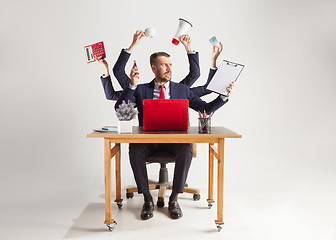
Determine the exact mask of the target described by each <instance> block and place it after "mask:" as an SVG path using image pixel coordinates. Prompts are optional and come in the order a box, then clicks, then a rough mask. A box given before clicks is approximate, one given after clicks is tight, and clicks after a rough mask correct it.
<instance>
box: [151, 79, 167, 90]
mask: <svg viewBox="0 0 336 240" xmlns="http://www.w3.org/2000/svg"><path fill="white" fill-rule="evenodd" d="M169 84H170V81H167V82H166V83H165V84H163V86H164V88H165V89H169V86H170V85H169ZM154 89H156V90H160V84H158V83H157V82H156V81H155V80H154Z"/></svg>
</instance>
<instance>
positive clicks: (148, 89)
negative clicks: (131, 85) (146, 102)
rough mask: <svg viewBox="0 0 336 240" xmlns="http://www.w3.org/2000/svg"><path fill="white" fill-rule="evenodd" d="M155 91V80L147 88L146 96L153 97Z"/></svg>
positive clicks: (147, 97)
mask: <svg viewBox="0 0 336 240" xmlns="http://www.w3.org/2000/svg"><path fill="white" fill-rule="evenodd" d="M153 93H154V80H152V81H151V82H149V83H148V85H147V88H146V94H145V98H146V99H153Z"/></svg>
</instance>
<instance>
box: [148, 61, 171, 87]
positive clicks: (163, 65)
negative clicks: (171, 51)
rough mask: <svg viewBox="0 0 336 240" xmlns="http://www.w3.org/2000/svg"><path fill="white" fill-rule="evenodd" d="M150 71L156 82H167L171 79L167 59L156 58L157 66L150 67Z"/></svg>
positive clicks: (169, 63) (169, 64)
mask: <svg viewBox="0 0 336 240" xmlns="http://www.w3.org/2000/svg"><path fill="white" fill-rule="evenodd" d="M152 70H153V72H154V74H155V78H156V80H157V81H158V82H162V83H165V82H168V81H170V80H171V77H172V63H171V60H170V58H169V57H164V56H160V57H158V58H157V64H156V65H152Z"/></svg>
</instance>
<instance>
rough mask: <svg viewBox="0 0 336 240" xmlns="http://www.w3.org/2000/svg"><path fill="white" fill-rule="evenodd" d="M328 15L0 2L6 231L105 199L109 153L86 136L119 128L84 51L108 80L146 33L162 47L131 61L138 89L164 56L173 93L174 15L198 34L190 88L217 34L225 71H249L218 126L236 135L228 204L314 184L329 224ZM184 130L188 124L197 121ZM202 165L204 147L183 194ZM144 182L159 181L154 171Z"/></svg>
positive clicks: (201, 174) (179, 74)
mask: <svg viewBox="0 0 336 240" xmlns="http://www.w3.org/2000/svg"><path fill="white" fill-rule="evenodd" d="M335 9H336V2H335V1H327V0H323V1H300V0H295V1H289V0H286V1H266V0H257V1H247V0H241V1H219V0H214V1H210V2H206V1H196V0H194V1H175V0H174V1H169V2H161V1H131V0H127V1H41V0H34V1H19V0H17V1H15V0H13V1H10V2H9V1H8V2H5V1H1V8H0V19H1V21H0V34H1V40H0V42H1V47H0V48H1V60H0V61H1V64H0V72H1V88H0V97H1V101H0V109H1V125H0V128H1V138H0V141H1V142H0V146H1V152H0V157H1V162H0V164H1V165H0V166H1V167H0V178H1V181H0V187H1V188H0V189H1V198H0V204H1V206H0V207H1V212H3V213H4V214H1V217H0V220H1V221H2V222H1V225H2V226H4V224H7V225H8V226H12V225H14V224H15V223H16V221H17V220H18V218H20V215H21V214H23V213H27V214H30V213H34V214H41V216H43V214H42V213H39V211H38V209H36V208H32V207H31V206H33V204H35V203H39V204H41V206H46V204H47V203H49V204H51V207H48V208H45V209H48V211H50V212H53V213H55V214H56V213H57V212H58V211H59V210H60V209H63V210H64V209H78V212H80V211H81V208H82V207H84V206H85V205H86V204H87V203H88V202H92V201H95V199H96V198H97V196H99V198H100V199H101V195H102V194H103V190H104V185H103V184H104V181H103V141H102V140H98V139H87V138H86V134H87V133H89V132H90V130H91V129H92V128H94V127H98V126H102V125H116V123H117V122H116V116H115V114H114V109H113V107H114V102H112V101H108V100H106V99H105V97H104V93H103V89H102V86H101V83H100V79H99V76H100V75H101V74H102V70H101V67H100V66H99V65H98V64H97V63H91V64H87V63H86V61H85V57H84V49H83V47H84V46H85V45H88V44H92V43H95V42H98V41H104V43H105V48H106V53H107V60H108V62H109V64H110V68H112V66H113V64H114V63H115V61H116V59H117V57H118V55H119V53H120V50H121V48H124V47H128V46H129V44H130V43H131V41H132V36H133V34H134V32H135V31H136V30H137V29H145V28H146V27H149V26H152V27H154V28H155V29H156V30H157V35H156V37H155V38H153V39H144V40H143V41H142V42H141V44H140V45H139V46H138V47H137V48H136V49H135V51H134V54H133V55H132V56H131V60H133V59H136V60H137V64H138V67H139V69H140V72H141V80H140V81H141V82H147V81H149V80H151V79H152V78H153V74H152V73H151V70H150V67H149V55H150V54H151V53H152V52H154V51H167V52H168V53H170V54H171V56H172V61H173V81H176V82H178V81H180V80H181V79H182V78H183V77H184V76H185V75H186V74H187V72H188V69H187V68H188V64H187V57H186V54H185V50H184V48H183V47H182V46H181V45H179V46H174V45H173V44H171V38H172V36H173V34H174V33H175V30H176V28H177V24H178V18H179V17H182V18H185V19H187V20H188V21H190V22H191V23H192V24H193V25H194V27H193V28H192V29H191V30H190V31H189V32H188V33H189V34H190V35H191V36H192V40H193V48H194V49H195V50H197V51H198V52H199V53H200V65H201V77H200V79H199V80H198V81H197V82H196V83H195V85H194V86H196V85H201V84H203V83H204V82H205V81H206V78H207V74H208V69H209V66H210V57H211V45H210V43H209V41H208V39H209V38H210V37H212V36H214V35H215V36H216V37H217V39H219V40H220V41H222V42H223V44H224V51H223V53H222V55H221V56H220V57H219V60H222V59H227V60H230V61H237V62H239V63H242V64H244V65H245V66H246V67H245V69H244V70H243V72H242V74H241V76H240V78H239V80H238V84H237V88H236V91H235V92H234V94H232V96H231V97H230V101H229V103H228V104H227V105H225V106H224V107H223V108H221V109H220V110H218V112H216V114H215V115H214V118H213V122H212V125H220V126H226V127H228V128H231V129H232V130H235V131H237V132H238V133H240V134H242V135H243V138H242V139H232V140H227V141H226V152H225V154H226V156H225V159H226V162H225V169H226V176H225V181H226V192H227V194H228V196H230V195H231V196H239V192H240V191H261V192H267V191H269V190H274V191H277V190H279V191H283V192H284V194H287V193H288V192H295V191H298V190H299V189H301V191H304V192H305V193H306V194H307V198H308V196H309V194H312V193H311V192H310V190H309V189H310V188H311V186H317V188H319V187H321V188H322V189H326V191H325V192H326V193H327V194H326V195H324V196H321V199H320V200H321V201H320V202H319V204H321V205H323V206H325V207H324V208H323V214H330V216H331V214H332V213H333V212H334V211H335V208H334V207H333V205H332V204H330V203H331V202H330V199H335V196H336V193H335V171H336V166H335V158H336V154H335V147H336V137H335V133H336V127H335V122H336V94H335V90H336V83H335V80H336V68H335V62H336V57H335V56H336V45H335V42H336V28H335V22H336V17H335V16H334V12H335ZM130 65H131V64H129V65H128V66H127V72H129V70H130ZM113 83H114V86H115V87H116V88H117V89H120V87H119V86H118V84H117V83H116V81H115V79H113ZM214 97H215V95H211V96H210V97H206V98H205V99H206V100H207V101H208V100H211V99H212V98H214ZM190 118H191V119H190V122H191V125H196V124H197V122H196V114H195V113H191V114H190ZM122 155H123V158H122V168H123V169H122V170H123V174H122V184H123V188H125V187H126V186H128V185H132V184H133V183H134V181H133V176H132V173H131V171H130V168H129V163H128V156H127V145H126V144H124V145H123V154H122ZM206 159H207V146H206V145H204V144H203V145H201V144H199V146H198V158H197V159H195V160H194V162H193V165H192V168H191V170H190V176H189V184H191V185H195V186H199V187H201V188H204V189H206V186H207V185H206V179H207V174H206V172H205V171H204V168H207V162H206ZM149 171H150V172H151V175H153V176H154V177H155V176H156V172H157V166H153V167H152V166H151V167H150V170H149ZM302 189H304V190H302ZM323 193H324V192H323ZM235 194H237V195H235ZM329 194H330V195H329ZM204 197H205V196H204ZM101 200H102V199H101ZM312 204H314V203H312ZM41 209H43V208H41ZM41 211H42V210H41ZM76 211H77V210H76ZM321 214H322V213H321ZM74 215H76V213H73V212H72V213H71V214H69V216H67V215H66V216H67V217H69V218H71V217H74ZM11 224H12V225H11ZM31 224H34V223H31ZM330 224H331V226H332V225H333V226H335V222H334V223H330ZM327 227H328V229H329V226H327Z"/></svg>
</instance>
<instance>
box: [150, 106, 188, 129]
mask: <svg viewBox="0 0 336 240" xmlns="http://www.w3.org/2000/svg"><path fill="white" fill-rule="evenodd" d="M188 110H189V100H188V99H144V100H143V129H144V130H151V131H155V130H184V131H186V130H188V115H189V114H188Z"/></svg>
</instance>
